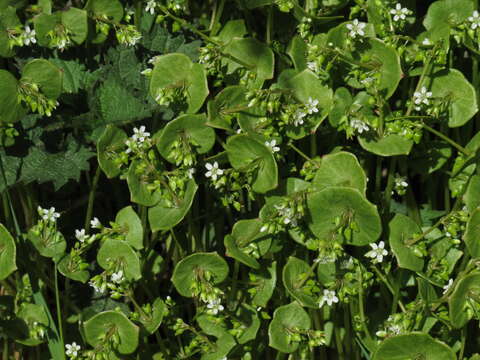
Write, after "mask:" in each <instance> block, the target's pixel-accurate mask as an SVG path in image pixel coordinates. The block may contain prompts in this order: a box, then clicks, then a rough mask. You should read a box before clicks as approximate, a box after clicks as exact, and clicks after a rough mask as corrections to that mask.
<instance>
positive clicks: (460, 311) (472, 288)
mask: <svg viewBox="0 0 480 360" xmlns="http://www.w3.org/2000/svg"><path fill="white" fill-rule="evenodd" d="M472 295H473V296H472ZM479 295H480V274H478V273H476V274H470V275H467V276H465V277H464V278H463V279H461V280H460V281H459V282H458V284H457V285H456V286H455V289H454V290H453V293H452V294H451V295H450V298H449V299H448V309H449V313H450V321H451V323H452V325H453V326H454V327H455V328H457V329H459V328H461V327H463V326H464V325H465V324H466V323H467V322H468V321H469V320H470V319H471V318H472V317H473V315H474V312H473V310H472V308H471V306H470V302H475V303H476V301H477V300H476V299H478V297H479ZM474 297H475V298H474ZM474 306H475V305H474Z"/></svg>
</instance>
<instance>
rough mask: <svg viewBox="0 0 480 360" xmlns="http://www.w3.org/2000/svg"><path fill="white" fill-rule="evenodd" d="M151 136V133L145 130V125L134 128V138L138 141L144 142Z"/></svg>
mask: <svg viewBox="0 0 480 360" xmlns="http://www.w3.org/2000/svg"><path fill="white" fill-rule="evenodd" d="M148 137H150V133H149V132H147V131H145V126H143V125H142V126H140V128H133V135H132V139H133V140H135V141H136V142H141V143H142V142H144V141H145V139H146V138H148Z"/></svg>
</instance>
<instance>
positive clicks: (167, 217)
mask: <svg viewBox="0 0 480 360" xmlns="http://www.w3.org/2000/svg"><path fill="white" fill-rule="evenodd" d="M197 189H198V185H197V184H196V183H195V181H194V180H193V179H192V180H189V181H188V183H187V188H186V190H185V194H184V195H183V197H182V198H176V199H175V201H174V204H173V205H169V204H167V203H166V202H165V201H164V200H160V202H159V203H158V204H157V205H155V206H154V207H152V208H150V209H148V221H149V223H150V227H151V229H152V231H158V230H169V229H171V228H173V227H174V226H175V225H177V224H178V223H179V222H180V221H182V220H183V218H184V217H185V215H186V214H187V212H188V210H189V209H190V207H191V206H192V202H193V199H194V197H195V193H196V192H197Z"/></svg>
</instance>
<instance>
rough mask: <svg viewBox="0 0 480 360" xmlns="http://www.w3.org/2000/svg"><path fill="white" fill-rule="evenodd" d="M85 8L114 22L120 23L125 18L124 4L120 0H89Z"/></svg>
mask: <svg viewBox="0 0 480 360" xmlns="http://www.w3.org/2000/svg"><path fill="white" fill-rule="evenodd" d="M85 9H86V10H88V11H90V12H92V13H93V14H95V16H97V17H99V18H103V17H106V18H107V19H108V20H110V21H113V22H114V23H119V22H120V21H121V20H122V18H123V5H122V4H121V3H120V1H118V0H88V2H87V4H86V5H85Z"/></svg>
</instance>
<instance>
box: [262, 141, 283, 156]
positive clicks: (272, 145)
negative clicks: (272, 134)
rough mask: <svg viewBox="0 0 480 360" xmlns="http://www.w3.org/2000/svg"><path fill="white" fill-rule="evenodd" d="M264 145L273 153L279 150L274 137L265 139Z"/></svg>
mask: <svg viewBox="0 0 480 360" xmlns="http://www.w3.org/2000/svg"><path fill="white" fill-rule="evenodd" d="M265 145H267V146H268V148H269V149H270V150H271V151H272V152H274V153H275V152H279V151H280V148H279V147H278V146H277V140H275V139H273V140H270V141H265Z"/></svg>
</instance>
